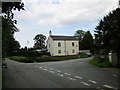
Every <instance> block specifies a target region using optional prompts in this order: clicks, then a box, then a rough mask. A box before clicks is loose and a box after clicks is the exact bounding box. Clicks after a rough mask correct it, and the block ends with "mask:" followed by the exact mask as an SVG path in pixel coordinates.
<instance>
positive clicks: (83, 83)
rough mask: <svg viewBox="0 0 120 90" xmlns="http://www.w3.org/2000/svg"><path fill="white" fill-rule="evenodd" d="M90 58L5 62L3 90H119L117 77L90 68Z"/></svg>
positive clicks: (107, 72)
mask: <svg viewBox="0 0 120 90" xmlns="http://www.w3.org/2000/svg"><path fill="white" fill-rule="evenodd" d="M91 58H92V57H90V58H86V59H85V58H84V59H74V60H68V61H67V60H66V61H58V62H41V63H21V62H16V61H12V60H9V59H7V65H8V68H7V69H4V70H3V79H4V81H3V88H95V89H102V90H106V89H115V90H116V89H118V77H119V76H118V75H117V74H114V73H112V72H109V71H108V70H105V69H103V68H99V67H95V66H93V65H91V64H89V60H90V59H91Z"/></svg>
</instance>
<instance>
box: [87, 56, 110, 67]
mask: <svg viewBox="0 0 120 90" xmlns="http://www.w3.org/2000/svg"><path fill="white" fill-rule="evenodd" d="M89 63H90V64H92V65H95V66H98V67H112V64H111V63H110V62H109V60H108V59H104V60H100V58H96V57H94V58H93V59H92V60H90V62H89Z"/></svg>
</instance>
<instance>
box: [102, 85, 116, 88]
mask: <svg viewBox="0 0 120 90" xmlns="http://www.w3.org/2000/svg"><path fill="white" fill-rule="evenodd" d="M103 86H104V87H106V88H114V87H112V86H110V85H103Z"/></svg>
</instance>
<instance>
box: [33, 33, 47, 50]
mask: <svg viewBox="0 0 120 90" xmlns="http://www.w3.org/2000/svg"><path fill="white" fill-rule="evenodd" d="M33 40H35V44H34V46H35V47H36V48H40V49H41V48H44V47H45V40H46V36H44V35H43V34H38V35H36V36H35V38H34V39H33Z"/></svg>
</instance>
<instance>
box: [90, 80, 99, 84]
mask: <svg viewBox="0 0 120 90" xmlns="http://www.w3.org/2000/svg"><path fill="white" fill-rule="evenodd" d="M88 81H89V82H91V83H94V84H96V83H97V82H96V81H93V80H88Z"/></svg>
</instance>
